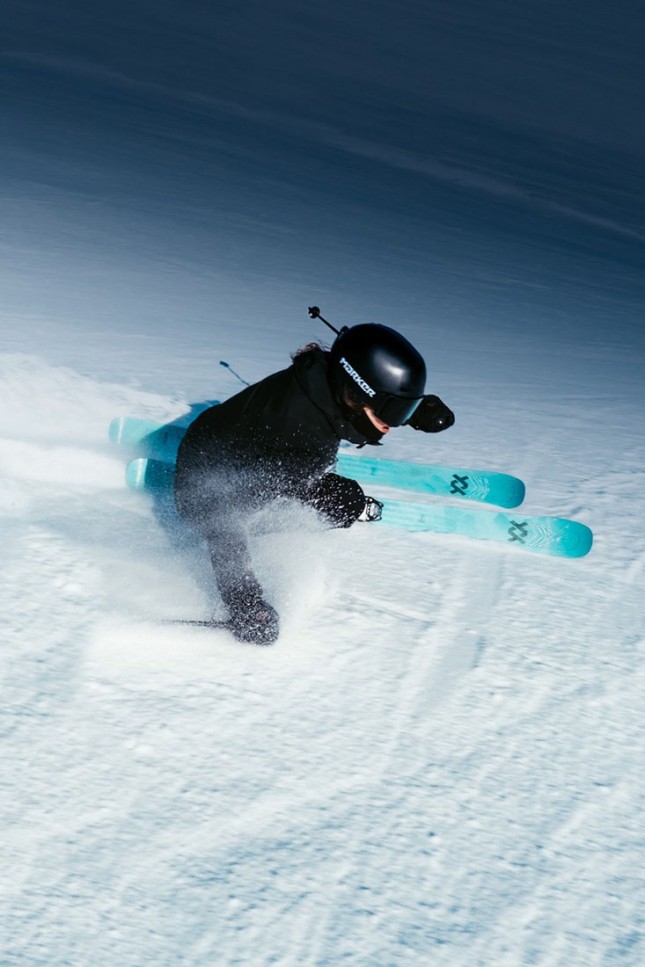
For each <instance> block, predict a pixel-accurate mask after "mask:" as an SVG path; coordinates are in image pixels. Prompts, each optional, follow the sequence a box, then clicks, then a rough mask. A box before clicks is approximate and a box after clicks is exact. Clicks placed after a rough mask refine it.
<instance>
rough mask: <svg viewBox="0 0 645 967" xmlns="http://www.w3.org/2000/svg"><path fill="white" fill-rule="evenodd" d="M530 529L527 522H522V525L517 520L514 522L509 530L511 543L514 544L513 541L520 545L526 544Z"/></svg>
mask: <svg viewBox="0 0 645 967" xmlns="http://www.w3.org/2000/svg"><path fill="white" fill-rule="evenodd" d="M528 528H529V525H528V522H527V521H522V523H519V522H518V521H516V520H512V521H511V526H510V527H509V529H508V533H509V538H508V540H509V543H511V544H512V543H513V541H519V542H520V544H525V543H526V538H527V536H528Z"/></svg>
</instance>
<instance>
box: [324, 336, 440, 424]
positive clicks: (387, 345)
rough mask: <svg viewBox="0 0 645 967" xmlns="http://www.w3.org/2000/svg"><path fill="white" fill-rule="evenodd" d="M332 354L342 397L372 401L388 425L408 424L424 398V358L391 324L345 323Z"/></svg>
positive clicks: (332, 377)
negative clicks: (349, 325) (355, 324)
mask: <svg viewBox="0 0 645 967" xmlns="http://www.w3.org/2000/svg"><path fill="white" fill-rule="evenodd" d="M330 357H331V358H330V361H329V376H330V382H331V385H332V388H333V389H334V391H335V392H336V394H337V396H338V398H339V400H340V401H341V402H342V401H343V400H344V399H345V400H346V399H349V400H351V401H352V402H354V403H358V404H361V405H363V406H369V407H370V408H371V409H372V410H373V412H374V414H375V415H376V416H378V417H379V419H381V420H383V422H384V423H387V424H388V426H401V425H402V424H403V423H406V422H407V421H408V420H409V419H410V417H411V416H412V414H413V413H414V411H415V410H416V408H417V406H418V405H419V403H420V402H421V400H422V399H423V391H424V389H425V383H426V366H425V363H424V361H423V358H422V356H421V355H420V354H419V353H418V352H417V350H416V349H415V348H414V346H413V345H412V344H411V343H409V342H408V340H407V339H406V338H405V337H404V336H402V335H401V334H400V333H398V332H396V330H395V329H390V328H389V326H381V325H378V324H377V323H372V322H368V323H364V324H362V325H359V326H352V327H351V328H348V327H347V326H345V327H344V328H343V329H341V330H340V332H339V334H338V336H337V338H336V340H335V341H334V343H333V345H332V347H331V352H330Z"/></svg>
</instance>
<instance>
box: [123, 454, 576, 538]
mask: <svg viewBox="0 0 645 967" xmlns="http://www.w3.org/2000/svg"><path fill="white" fill-rule="evenodd" d="M174 469H175V468H174V465H173V464H172V463H164V462H163V461H161V460H153V459H151V458H147V457H138V458H137V459H136V460H131V461H130V463H129V464H128V466H127V468H126V481H127V483H128V486H129V487H131V488H132V489H133V490H138V491H144V492H146V493H152V494H161V493H165V492H168V491H169V490H170V488H171V487H172V481H173V476H174ZM381 521H382V523H383V524H386V525H389V526H391V527H397V528H399V529H401V530H407V531H429V532H432V533H435V534H458V535H460V536H462V537H470V538H475V539H477V540H485V541H495V542H497V543H502V544H510V545H512V546H513V547H516V548H521V549H522V550H525V551H533V552H535V553H538V554H551V555H554V556H557V557H583V556H584V555H585V554H588V553H589V551H590V550H591V545H592V543H593V537H592V533H591V531H590V529H589V528H588V527H587V526H586V524H581V523H579V522H578V521H575V520H568V519H567V518H564V517H535V516H527V515H525V514H518V513H514V514H509V513H506V512H504V511H497V512H496V511H488V510H476V509H474V508H471V507H464V506H460V505H449V504H424V503H418V502H415V501H408V500H384V501H383V516H382V518H381ZM379 523H380V522H379Z"/></svg>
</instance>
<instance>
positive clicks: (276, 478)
mask: <svg viewBox="0 0 645 967" xmlns="http://www.w3.org/2000/svg"><path fill="white" fill-rule="evenodd" d="M328 358H329V353H327V352H325V351H323V350H322V349H313V350H311V351H309V352H306V353H304V354H303V355H301V356H298V357H296V359H295V361H294V363H293V365H291V366H289V368H288V369H284V370H282V371H280V372H278V373H274V374H273V375H272V376H268V377H266V379H263V380H262V381H261V382H259V383H256V384H255V385H253V386H249V387H248V388H247V389H244V390H242V392H240V393H237V394H236V395H235V396H233V397H231V399H229V400H227V401H226V402H225V403H221V404H218V405H217V406H213V407H211V408H209V409H208V410H206V411H205V412H204V413H202V414H201V415H200V416H198V417H197V419H196V420H195V421H194V422H193V423H192V424H191V426H190V427H189V428H188V430H187V432H186V435H185V437H184V439H183V441H182V443H181V446H180V449H179V453H178V455H177V469H176V475H175V500H176V503H177V508H178V510H179V512H180V513H181V514H182V516H183V517H184V518H186V519H187V520H188V521H189V522H190V523H191V524H192V525H193V526H194V527H196V528H197V529H198V530H199V531H201V532H202V533H203V534H205V535H206V536H207V537H208V536H210V535H211V534H214V533H216V532H218V531H219V529H220V527H221V524H222V517H223V516H226V515H228V514H230V513H231V512H234V511H239V510H240V509H242V508H246V509H253V508H254V507H258V506H260V505H261V504H262V503H265V502H268V501H269V500H272V499H274V498H276V497H295V498H302V499H304V496H305V494H306V491H307V488H308V487H310V486H311V484H312V483H314V482H315V481H316V480H318V479H319V478H320V477H321V476H322V475H323V474H324V473H325V471H326V470H328V469H330V467H332V465H333V464H334V462H335V459H336V454H337V452H338V446H339V443H340V441H341V440H343V439H344V440H349V441H351V442H352V443H356V444H363V443H365V438H364V437H363V436H362V435H361V434H360V433H359V432H358V431H357V430H356V428H355V427H354V426H353V425H352V424H351V423H349V422H348V421H347V420H346V419H345V418H344V417H343V414H342V412H341V410H340V406H339V405H338V403H337V402H336V400H335V399H334V396H333V394H332V391H331V389H330V386H329V383H328V380H327V365H328Z"/></svg>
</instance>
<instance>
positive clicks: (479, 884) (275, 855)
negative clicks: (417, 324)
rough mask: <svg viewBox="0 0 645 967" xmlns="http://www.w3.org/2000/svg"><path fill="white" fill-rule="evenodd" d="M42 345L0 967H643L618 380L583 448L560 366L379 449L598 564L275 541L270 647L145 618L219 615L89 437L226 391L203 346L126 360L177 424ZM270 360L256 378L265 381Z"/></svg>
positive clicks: (633, 631)
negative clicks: (533, 524) (486, 492)
mask: <svg viewBox="0 0 645 967" xmlns="http://www.w3.org/2000/svg"><path fill="white" fill-rule="evenodd" d="M323 311H324V309H323ZM34 325H35V326H37V325H38V324H37V323H32V326H34ZM308 325H309V323H307V321H306V320H305V317H304V312H303V326H302V332H303V336H304V338H303V339H302V340H301V341H306V338H307V336H308V331H307V326H308ZM38 335H39V338H38V339H33V338H31V337H33V331H32V332H31V334H30V341H31V344H32V347H37V349H38V352H36V351H35V349H34V348H32V351H31V352H21V353H5V354H4V355H3V356H2V357H0V402H1V405H0V470H1V473H2V488H1V492H0V513H1V514H2V535H3V546H4V554H3V581H2V587H1V590H0V596H1V607H0V615H1V621H2V675H3V697H4V703H3V704H4V712H3V720H4V728H3V731H4V745H3V755H4V766H3V773H2V774H3V792H2V806H3V813H4V816H5V819H4V830H5V862H4V864H3V867H2V873H1V874H0V875H1V880H0V883H1V890H2V907H1V912H0V927H1V931H2V938H3V955H2V963H6V964H12V965H13V964H16V965H18V964H20V965H23V964H24V965H27V964H29V965H32V964H33V965H36V964H38V965H40V964H47V965H63V964H65V965H68V964H73V965H84V964H89V963H92V964H94V965H96V967H104V965H105V967H108V965H110V967H112V965H115V964H120V965H121V964H122V965H128V967H134V965H143V964H155V965H156V967H165V965H175V964H186V965H191V967H193V965H194V967H197V965H200V967H201V965H209V967H210V965H215V964H217V965H234V964H245V965H246V964H253V965H269V964H279V965H294V967H295V965H298V967H302V965H312V967H313V965H316V967H322V965H327V964H330V965H331V964H333V965H336V964H343V963H347V964H352V965H361V967H363V965H365V967H391V965H397V967H405V965H415V967H416V965H418V964H421V963H424V964H426V963H427V964H432V965H444V964H445V965H480V964H481V965H484V964H485V965H489V964H495V965H509V967H511V965H520V964H522V965H524V964H531V965H532V964H536V965H540V967H547V965H549V967H550V965H561V964H567V965H568V967H573V965H581V967H589V965H602V967H609V965H611V967H613V965H616V964H621V965H622V964H625V965H637V964H641V963H643V962H645V947H644V946H643V935H642V924H643V899H644V889H643V879H642V867H643V830H642V813H643V806H644V805H645V803H644V801H643V798H644V797H643V779H642V761H643V752H644V749H643V725H642V708H643V697H644V696H643V652H644V651H645V629H644V627H643V603H642V597H643V595H642V587H643V569H644V563H645V554H644V553H643V548H642V541H641V540H640V538H639V536H638V535H639V533H640V523H641V521H642V517H643V512H644V509H645V508H644V506H643V504H644V498H643V493H642V485H641V479H642V474H641V469H642V466H643V462H644V459H645V453H644V452H643V451H644V443H643V439H642V433H641V431H640V427H634V420H633V411H632V407H633V403H634V400H636V399H639V398H642V388H641V386H640V382H639V378H638V373H637V367H636V366H634V367H633V369H629V367H627V368H624V369H623V374H624V379H623V382H622V384H621V389H620V392H617V393H609V392H607V393H605V392H604V391H603V388H602V387H599V388H598V390H597V395H599V398H600V409H601V411H602V414H603V421H602V422H598V421H596V422H595V423H590V421H589V419H588V407H589V403H588V401H587V400H585V399H581V400H580V401H579V402H573V403H572V399H573V396H574V395H575V393H576V392H582V391H581V390H580V386H581V385H582V384H581V383H579V381H578V375H577V374H574V375H573V376H570V377H569V378H564V379H563V378H562V372H563V370H564V371H566V370H567V359H568V358H573V354H572V351H571V350H570V347H569V346H568V344H567V341H566V339H564V338H563V339H562V343H561V345H560V346H559V350H560V362H561V365H555V366H553V367H552V368H551V369H550V368H548V367H546V366H540V367H539V368H538V369H535V370H534V371H533V379H532V380H531V381H528V382H527V383H524V384H522V385H521V386H520V383H519V377H514V376H513V375H510V376H508V377H507V379H506V381H504V380H503V379H500V380H499V381H498V382H494V381H491V385H494V393H493V391H491V389H490V387H488V389H487V388H486V378H485V376H483V375H481V376H480V382H479V385H477V373H478V371H479V372H480V373H481V370H482V367H481V364H482V355H481V353H480V351H479V349H478V348H477V347H476V346H473V347H472V348H471V349H469V348H468V347H464V352H463V353H462V356H461V363H462V365H461V367H460V369H459V370H457V369H456V368H455V370H454V372H452V373H451V372H448V371H447V370H445V371H444V372H442V373H441V374H440V375H441V378H442V380H443V382H444V383H445V386H446V388H445V394H444V395H445V396H446V398H447V399H448V400H449V401H452V400H454V399H455V398H457V401H456V404H455V409H456V410H457V414H458V422H457V424H456V426H455V427H454V429H453V430H451V431H449V432H448V433H446V434H442V435H441V436H440V437H434V438H432V439H430V438H425V437H424V438H421V437H420V435H418V434H416V435H415V434H413V433H412V432H411V431H409V430H401V431H399V432H398V433H397V434H395V433H394V432H393V433H392V434H391V439H388V441H387V452H385V450H384V456H391V457H397V456H400V457H412V456H414V457H415V458H416V459H423V458H427V459H431V460H433V461H434V462H451V461H452V462H455V461H456V462H458V463H459V464H461V465H473V464H474V465H480V466H493V468H494V469H500V470H507V471H509V472H513V473H517V474H519V475H521V476H522V477H523V478H524V479H525V480H526V483H527V488H528V493H527V500H526V503H525V507H526V510H527V513H528V512H533V513H553V514H565V515H569V516H574V517H575V518H576V519H580V520H583V521H584V522H585V523H588V524H589V525H590V526H592V528H593V529H594V532H595V537H596V541H595V545H594V548H593V550H592V552H591V554H590V555H589V556H588V557H587V558H585V559H582V560H576V561H567V560H560V559H557V558H542V557H540V556H537V555H528V554H522V552H521V551H514V550H512V549H507V548H498V547H495V546H490V545H482V544H480V543H479V542H474V541H473V542H468V541H466V540H463V539H458V538H450V537H440V536H432V535H409V534H404V533H400V532H396V531H387V530H380V529H379V528H377V527H374V526H370V525H365V526H364V527H362V528H359V527H356V528H355V529H353V530H350V531H348V532H342V533H341V532H327V531H324V530H323V529H321V527H320V526H319V524H318V523H317V521H316V520H315V519H314V518H313V517H312V516H311V515H310V514H309V513H307V512H306V511H304V510H299V509H293V510H292V511H291V512H289V513H285V512H283V513H282V515H278V517H277V519H275V518H273V517H272V516H271V515H269V519H265V520H264V521H263V526H261V527H259V528H258V530H257V533H254V537H253V548H254V554H255V557H256V560H257V567H258V574H259V575H260V576H261V578H262V580H263V581H264V583H265V586H266V588H267V593H268V595H269V597H270V599H271V600H272V601H273V602H274V603H275V604H276V606H277V607H278V609H279V611H280V613H281V615H282V617H283V627H284V630H283V634H282V636H281V638H280V640H279V641H278V643H277V644H276V645H275V646H273V647H270V648H269V647H264V648H262V647H253V646H245V645H240V644H239V643H236V642H235V641H234V640H233V639H232V638H231V637H229V636H228V634H227V633H226V632H225V631H222V632H211V631H205V630H203V629H200V628H185V627H181V626H172V625H165V624H163V619H166V618H170V617H182V616H183V617H190V616H192V617H198V616H201V615H204V614H207V613H208V612H209V609H210V608H211V607H212V606H213V605H215V607H217V598H216V596H215V594H214V592H213V590H212V588H211V585H210V572H209V566H208V561H207V559H206V555H205V553H204V551H203V549H202V548H201V547H199V546H198V545H195V544H193V543H192V542H190V541H186V540H184V541H183V542H182V541H181V540H179V541H177V540H176V539H175V538H176V537H177V535H174V537H173V535H172V534H170V533H168V531H167V530H165V529H164V528H163V527H162V526H161V524H160V523H159V521H158V520H157V519H156V518H155V516H154V514H153V508H152V504H151V502H150V499H149V498H147V497H145V496H142V495H139V494H134V493H131V492H128V491H127V489H126V488H125V486H124V483H123V469H124V455H123V454H122V453H120V452H119V451H118V450H117V449H116V448H114V447H112V446H111V445H110V444H109V442H108V441H107V427H108V424H109V421H110V419H111V418H112V417H114V416H116V415H125V414H132V415H137V416H142V417H146V418H151V419H159V420H164V419H170V418H174V417H176V416H178V415H179V414H180V413H181V412H184V411H185V410H186V409H187V408H188V406H189V404H190V403H191V402H195V401H196V400H197V398H198V396H197V394H196V393H194V392H193V390H194V388H195V387H196V386H198V385H199V386H202V382H201V381H203V382H206V381H207V377H208V379H210V380H211V381H212V385H211V386H210V391H209V393H208V394H207V395H209V396H210V397H218V396H219V397H225V396H226V395H229V394H230V393H231V392H234V391H235V389H236V386H235V384H234V381H233V379H232V376H231V375H230V374H229V373H227V372H225V371H224V370H223V369H220V368H219V367H217V365H216V363H214V362H213V359H212V358H211V359H204V357H203V355H202V356H201V358H200V353H199V350H195V351H194V352H192V353H191V349H190V345H191V333H190V331H189V330H188V331H185V332H182V333H181V334H180V335H179V336H178V344H177V347H176V349H177V351H176V353H175V354H174V355H172V356H170V355H169V354H168V353H167V347H166V344H165V343H164V342H163V341H162V342H161V343H159V342H158V341H156V340H155V339H154V338H153V337H152V336H150V337H149V338H148V340H147V341H145V348H146V369H145V372H146V373H147V374H152V373H154V370H155V368H157V372H158V374H159V379H158V382H159V384H160V385H163V384H164V380H165V381H166V383H169V382H170V381H171V380H173V381H174V382H175V384H177V385H178V384H180V383H181V382H182V381H183V383H184V386H185V395H184V398H183V399H182V398H181V396H180V394H177V393H175V392H169V393H164V392H159V393H156V392H154V391H153V390H152V388H151V387H152V385H153V378H152V377H151V376H147V377H146V379H145V385H144V386H141V385H136V379H137V375H138V367H137V361H136V358H135V357H134V355H133V356H132V358H131V363H130V373H129V376H128V374H127V373H124V365H125V363H124V356H123V355H122V354H120V353H119V352H118V351H117V349H115V351H114V361H113V364H112V365H113V370H114V374H113V378H109V372H110V366H111V362H110V351H109V349H108V348H107V346H108V340H105V347H104V349H103V350H102V352H101V353H100V354H99V355H100V359H98V358H97V360H96V363H95V369H96V370H98V371H99V372H100V375H98V374H97V373H96V372H94V373H93V374H92V365H91V364H90V359H91V356H90V354H89V351H88V354H87V356H86V358H85V360H84V362H81V363H80V364H79V365H78V367H74V366H63V365H61V364H60V362H59V361H58V360H57V358H56V357H57V352H59V351H60V349H59V347H60V341H59V340H58V339H55V338H54V335H53V333H50V334H48V330H47V329H46V327H43V328H41V329H40V330H39V331H38ZM412 335H413V336H414V335H415V333H412ZM417 336H418V338H419V340H420V341H421V342H422V341H423V333H422V332H421V331H420V330H419V332H418V333H417ZM96 337H97V341H98V340H100V338H101V337H100V336H99V334H98V332H97V334H96ZM255 337H256V345H257V356H256V358H255V367H256V370H257V371H258V372H260V371H261V370H262V367H263V363H264V360H265V358H268V359H269V365H268V366H267V368H266V371H269V370H270V368H277V366H279V365H281V364H282V362H281V361H280V359H279V352H280V351H281V350H282V348H283V347H282V346H278V347H276V346H275V343H274V342H273V341H272V342H271V344H270V346H269V340H268V338H267V335H266V333H265V332H264V331H263V330H262V328H261V326H258V328H257V332H256V334H255ZM228 338H229V340H230V339H231V337H230V334H229V337H228ZM25 341H27V340H25ZM142 341H144V340H142ZM214 341H216V340H214ZM234 341H235V340H234V339H233V342H234ZM233 348H235V347H233ZM291 348H295V347H294V346H292V347H291ZM284 350H285V351H284V356H283V361H284V362H286V360H287V358H288V352H287V349H286V345H285V346H284ZM608 352H609V356H611V350H608ZM509 353H510V362H511V367H510V370H509V369H508V368H507V369H506V371H507V372H509V371H510V372H511V373H512V371H513V365H512V364H513V362H514V360H513V358H512V349H509ZM248 354H249V346H248V341H247V338H246V335H245V333H244V330H242V332H241V333H240V335H239V337H238V351H237V354H236V355H233V356H232V358H231V364H232V365H234V367H235V368H237V369H238V370H239V369H243V366H242V365H241V364H240V363H239V360H240V359H243V358H244V357H245V356H248ZM272 354H274V357H275V358H273V357H272ZM607 358H608V357H607V355H605V359H607ZM52 360H55V361H52ZM610 361H611V360H610ZM486 362H487V360H486V359H484V363H486ZM488 362H490V365H491V367H492V365H493V363H492V362H491V361H490V360H489V361H488ZM507 363H508V358H507ZM578 365H583V364H580V362H579V361H578ZM584 365H587V364H584ZM588 365H589V367H592V368H593V367H595V365H596V362H595V360H592V362H591V363H589V364H588ZM483 368H484V369H485V368H486V366H485V365H484V367H483ZM515 372H518V370H517V369H516V370H515ZM569 372H570V371H569ZM164 374H166V375H165V376H164ZM170 374H172V377H171V376H170ZM209 374H210V375H209ZM462 380H463V383H461V381H462ZM584 385H587V386H589V385H590V382H589V381H587V382H585V384H584ZM466 386H468V387H469V388H470V393H469V394H466V393H465V392H463V391H464V390H465V388H466ZM486 390H487V394H486V392H485V391H486ZM473 394H474V395H473ZM482 394H484V396H483V397H482ZM486 395H487V399H486ZM493 395H494V399H491V397H492V396H493ZM582 395H583V396H584V395H585V394H584V393H583V394H582ZM589 395H590V396H592V395H593V394H589ZM459 397H461V401H460V400H459ZM203 398H205V397H203ZM482 398H484V399H486V402H485V403H483V404H482V403H481V402H480V400H481V399H482ZM593 405H594V406H598V405H599V404H598V402H596V403H594V404H593ZM499 407H501V408H502V409H503V412H504V420H503V428H501V427H500V425H499V421H498V420H497V418H496V412H498V408H499ZM630 414H631V415H630ZM502 429H503V432H501V430H502ZM276 527H278V528H279V529H278V531H277V532H276V531H275V530H272V529H273V528H276Z"/></svg>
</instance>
